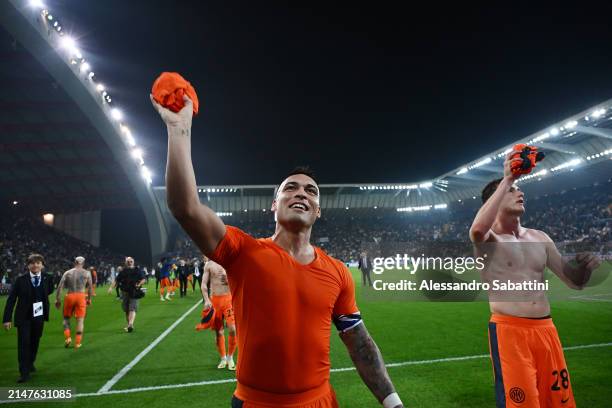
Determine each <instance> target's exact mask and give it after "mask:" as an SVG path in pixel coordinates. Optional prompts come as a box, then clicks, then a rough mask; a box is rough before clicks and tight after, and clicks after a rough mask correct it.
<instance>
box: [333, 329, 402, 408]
mask: <svg viewBox="0 0 612 408" xmlns="http://www.w3.org/2000/svg"><path fill="white" fill-rule="evenodd" d="M340 338H341V339H342V341H343V342H344V345H345V346H346V348H347V350H348V352H349V355H350V356H351V359H352V360H353V364H355V367H356V368H357V372H358V373H359V376H360V377H361V379H362V380H363V382H364V383H365V385H367V387H368V388H369V389H370V391H372V394H374V396H375V397H376V399H377V400H378V401H379V402H380V403H381V404H383V405H384V407H385V408H402V407H403V405H402V402H401V401H400V400H399V397H398V396H397V394H396V393H395V388H394V387H393V383H392V382H391V379H390V378H389V374H388V373H387V368H386V367H385V362H384V361H383V358H382V355H381V354H380V350H378V346H377V345H376V343H374V340H373V339H372V337H371V336H370V333H368V329H366V327H365V325H364V324H363V323H361V324H358V325H356V326H354V327H353V328H351V329H349V330H347V331H345V332H340Z"/></svg>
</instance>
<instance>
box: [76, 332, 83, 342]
mask: <svg viewBox="0 0 612 408" xmlns="http://www.w3.org/2000/svg"><path fill="white" fill-rule="evenodd" d="M82 338H83V332H76V337H75V340H76V344H81V339H82Z"/></svg>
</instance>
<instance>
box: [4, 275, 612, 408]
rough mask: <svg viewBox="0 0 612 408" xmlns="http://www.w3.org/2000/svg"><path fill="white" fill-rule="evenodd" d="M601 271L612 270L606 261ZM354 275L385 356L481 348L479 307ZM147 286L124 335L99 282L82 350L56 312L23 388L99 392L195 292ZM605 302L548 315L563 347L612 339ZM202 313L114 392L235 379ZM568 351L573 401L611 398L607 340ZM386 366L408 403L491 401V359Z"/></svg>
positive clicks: (344, 392)
mask: <svg viewBox="0 0 612 408" xmlns="http://www.w3.org/2000/svg"><path fill="white" fill-rule="evenodd" d="M605 267H606V268H607V269H608V270H609V269H610V265H609V264H608V265H606V266H605ZM353 274H354V276H355V281H356V283H357V293H358V303H359V306H360V309H361V311H362V314H363V316H364V320H365V322H366V325H367V327H368V329H369V331H370V333H371V334H372V336H373V337H374V339H375V340H376V342H377V343H378V345H379V347H380V349H381V351H382V354H383V356H384V358H385V361H386V363H394V362H404V361H421V360H429V359H440V358H448V357H460V356H471V355H482V354H488V345H487V320H488V317H489V312H488V305H487V304H486V303H483V302H474V303H424V302H371V301H363V300H361V301H360V297H361V296H360V295H359V293H360V288H359V286H360V276H359V271H356V270H353ZM553 279H556V278H553ZM154 285H155V283H154V281H151V282H150V284H149V286H148V287H149V293H148V294H147V296H146V297H145V298H144V299H142V300H141V305H140V311H139V313H138V316H137V319H136V324H135V331H134V332H133V333H131V334H128V333H125V332H124V331H123V327H124V326H125V318H124V314H123V313H122V311H121V308H120V302H119V301H117V300H115V296H114V291H113V295H107V294H106V288H98V290H97V293H98V296H97V297H96V298H95V299H94V303H93V305H92V306H91V307H90V308H89V309H88V316H87V319H86V321H85V334H84V337H83V347H82V348H81V349H79V350H74V349H72V348H70V349H65V348H64V346H63V333H62V324H61V312H60V311H58V310H56V309H53V310H52V311H51V319H50V321H49V322H48V323H46V324H45V332H44V335H43V337H42V339H41V345H40V350H39V356H38V358H37V361H36V367H37V369H38V372H36V373H34V374H33V378H32V380H31V382H30V383H28V387H36V388H41V387H72V388H74V389H76V392H77V393H78V394H82V393H93V392H96V391H98V390H99V389H100V387H102V386H103V385H104V384H105V383H106V382H107V381H108V380H110V379H111V378H112V377H113V376H114V375H115V374H116V373H117V372H118V371H119V370H120V369H121V368H123V367H124V366H125V365H126V364H127V363H129V362H130V361H132V360H133V359H134V357H136V356H137V355H138V354H139V353H140V352H141V351H142V350H143V349H145V348H146V347H147V346H148V345H149V344H150V343H151V342H153V341H154V340H155V339H156V338H157V337H158V336H159V335H160V334H161V333H162V332H164V331H165V330H166V329H167V328H168V327H169V326H170V325H171V324H172V323H173V322H175V321H176V320H177V319H178V318H179V317H180V316H182V315H183V314H184V313H185V312H186V311H187V310H189V308H191V306H193V305H194V304H195V303H196V302H197V301H198V300H199V298H200V297H199V295H198V293H197V292H196V293H192V292H191V289H189V293H188V297H186V298H182V299H181V298H179V297H178V293H177V295H176V296H175V297H174V298H173V300H172V301H171V302H164V303H162V302H160V301H159V296H158V295H156V294H155V293H154V290H155V286H154ZM597 291H598V292H599V293H602V294H606V293H607V294H612V278H611V279H608V280H607V281H606V282H604V283H603V284H602V285H600V286H598V287H597ZM575 293H576V294H577V295H581V294H583V293H584V292H575ZM53 296H55V295H52V299H54V297H53ZM602 298H604V299H606V300H608V301H581V302H579V301H566V302H555V303H553V304H552V315H553V317H554V320H555V324H556V326H557V328H558V331H559V335H560V337H561V341H562V343H563V345H564V346H578V345H586V344H595V343H608V342H612V325H611V324H610V322H611V321H612V302H610V301H609V300H612V296H610V297H602ZM5 302H6V297H5V296H4V297H1V298H0V307H2V308H4V303H5ZM199 314H200V307H197V308H196V309H195V310H194V311H193V312H191V314H190V315H189V316H187V318H186V319H185V320H184V321H182V322H181V323H180V324H179V325H178V326H177V327H176V328H175V329H174V330H173V331H172V332H171V333H170V334H169V335H168V336H167V337H166V338H164V339H163V340H162V341H161V343H159V344H158V345H157V346H156V347H155V348H153V349H152V350H151V352H150V353H149V354H147V355H146V356H145V357H144V358H143V359H142V360H141V361H140V362H138V364H136V365H135V366H134V367H133V368H132V369H131V370H130V371H129V372H128V373H127V375H125V376H124V377H123V378H121V380H119V381H118V382H117V383H116V384H115V385H114V386H113V387H112V389H111V390H112V391H115V390H127V389H133V388H140V387H151V386H158V385H171V384H185V383H193V382H201V381H206V380H223V379H231V378H233V373H232V372H230V371H228V370H217V368H216V365H217V362H218V359H219V358H218V355H217V351H216V348H215V346H214V334H213V333H212V332H210V331H206V332H200V333H196V332H195V330H194V326H195V324H196V323H197V321H198V320H199ZM278 323H279V324H282V322H278ZM334 331H335V330H334ZM73 335H74V324H73ZM16 343H17V341H16V330H15V329H14V328H13V329H11V331H9V332H3V333H2V335H0V362H1V364H0V387H15V386H17V384H16V383H15V381H16V379H17V377H18V368H17V357H16V355H17V344H16ZM331 350H332V351H331V362H332V368H343V367H351V366H352V363H351V361H350V358H349V357H348V354H347V352H346V350H345V348H344V345H343V344H342V342H341V341H340V339H339V338H338V336H337V335H336V334H333V335H332V344H331ZM565 357H566V360H567V364H568V368H569V371H570V374H571V378H572V384H573V388H574V394H575V397H576V400H577V404H578V406H583V407H584V406H587V407H608V406H610V403H609V398H608V397H607V394H608V392H607V391H608V390H609V389H610V382H611V381H612V347H602V348H591V349H580V350H568V351H566V352H565ZM238 358H239V356H238ZM271 369H273V367H271ZM389 374H390V376H391V378H392V380H393V382H394V384H395V386H396V388H397V390H398V392H399V393H400V395H401V397H402V399H403V400H404V403H405V404H406V405H407V406H411V407H492V406H494V405H495V402H494V390H493V378H492V369H491V363H490V360H489V359H488V358H475V359H470V360H464V361H451V362H436V363H431V364H415V365H407V366H401V367H391V368H389ZM331 382H332V384H333V386H334V388H335V390H336V394H337V396H338V400H339V403H340V406H342V407H375V406H378V403H377V402H376V400H375V399H374V397H373V396H372V395H371V393H370V392H369V391H368V389H367V388H366V387H365V385H364V384H363V383H362V382H361V380H360V379H359V377H358V375H357V373H356V372H355V371H343V372H333V373H332V374H331ZM234 387H235V384H234V383H222V384H209V385H196V386H189V387H183V388H170V389H156V390H146V391H140V392H134V393H122V394H107V395H101V396H90V397H78V398H77V399H76V401H74V402H69V403H68V402H64V403H55V402H44V403H36V405H34V404H27V403H26V404H25V405H24V404H20V405H19V406H28V405H32V406H35V407H40V406H42V405H41V404H43V405H45V406H68V407H78V406H87V407H108V406H112V407H113V408H119V407H130V408H133V407H134V406H145V405H148V406H169V405H172V406H186V407H228V406H229V400H230V397H231V394H232V391H233V390H234ZM176 404H178V405H176Z"/></svg>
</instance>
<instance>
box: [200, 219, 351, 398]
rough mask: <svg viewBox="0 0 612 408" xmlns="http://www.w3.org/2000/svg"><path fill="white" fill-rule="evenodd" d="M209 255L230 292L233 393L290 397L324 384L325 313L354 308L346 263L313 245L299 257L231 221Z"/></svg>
mask: <svg viewBox="0 0 612 408" xmlns="http://www.w3.org/2000/svg"><path fill="white" fill-rule="evenodd" d="M210 258H211V259H212V260H214V261H215V262H217V263H219V264H221V265H222V266H223V267H224V268H225V269H226V270H227V277H228V280H229V286H230V289H231V292H232V299H233V306H234V315H235V318H236V330H237V333H238V350H239V352H240V357H239V358H238V366H237V375H236V377H237V379H238V387H237V390H236V393H235V394H236V396H237V397H238V398H240V399H243V400H246V401H249V400H252V399H253V398H254V397H253V396H254V395H257V398H259V397H260V396H262V395H263V396H264V397H265V396H266V394H268V393H270V394H272V395H270V398H273V397H276V398H274V399H275V400H276V401H277V402H280V401H279V399H278V397H280V398H281V399H282V395H277V394H292V396H289V395H287V398H288V399H290V400H291V401H296V400H300V398H299V395H300V394H302V395H303V396H306V395H308V396H312V393H313V392H314V391H315V390H317V389H319V390H323V391H322V392H325V390H327V392H329V386H328V381H329V368H330V362H329V349H330V345H329V340H330V334H331V330H330V328H331V323H332V316H335V317H337V316H340V315H348V314H353V313H358V309H357V304H356V303H355V286H354V283H353V278H352V276H351V274H350V272H349V271H348V269H347V268H346V266H345V265H344V264H343V263H342V262H340V261H338V260H336V259H334V258H332V257H330V256H329V255H327V254H326V253H325V252H324V251H323V250H321V249H320V248H317V247H315V259H314V260H313V261H312V262H311V263H310V264H308V265H302V264H300V263H298V262H297V261H296V260H295V259H294V258H293V257H292V256H291V255H289V253H288V252H286V251H285V250H284V249H283V248H281V247H280V246H278V245H277V244H276V243H274V241H272V239H270V238H265V239H255V238H253V237H251V236H250V235H248V234H246V233H245V232H243V231H241V230H240V229H238V228H235V227H231V226H227V227H226V233H225V236H224V237H223V239H222V240H221V242H220V243H219V245H218V246H217V248H216V249H215V251H214V253H213V254H211V256H210ZM248 390H252V392H248ZM309 391H310V392H309ZM245 394H250V395H245ZM275 394H276V395H275ZM296 394H297V395H296ZM296 397H297V398H296ZM265 398H266V399H268V398H267V397H265ZM252 402H266V401H252ZM287 402H288V401H287Z"/></svg>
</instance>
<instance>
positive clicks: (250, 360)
mask: <svg viewBox="0 0 612 408" xmlns="http://www.w3.org/2000/svg"><path fill="white" fill-rule="evenodd" d="M151 102H152V103H153V106H154V107H155V109H156V110H157V112H158V113H159V114H160V116H161V117H162V119H163V120H164V122H165V123H166V126H167V129H168V161H167V168H166V187H167V200H168V207H169V208H170V210H171V211H172V213H173V215H174V217H175V218H176V219H177V220H178V222H179V223H180V224H181V226H182V227H183V229H184V230H185V231H186V232H187V233H188V234H189V236H190V237H191V238H192V239H193V241H194V242H195V243H196V244H197V245H198V247H199V248H200V250H201V251H202V252H203V253H204V254H206V255H207V256H208V257H209V258H210V259H212V260H214V261H215V262H217V263H219V264H220V265H222V266H223V267H224V268H225V269H226V270H227V277H228V281H229V286H230V290H231V294H232V302H233V306H234V312H235V320H236V327H237V329H238V330H239V331H240V335H239V336H238V348H239V349H240V360H238V365H237V373H236V374H237V375H236V377H237V388H236V391H235V393H234V396H233V400H232V404H234V405H233V406H236V407H244V408H250V407H288V406H291V407H294V408H297V407H319V408H326V407H337V406H338V403H337V402H336V397H335V394H334V391H333V389H332V387H331V385H330V383H329V369H330V361H329V349H330V344H329V341H330V325H331V323H332V321H333V322H334V323H335V325H336V327H337V329H338V331H339V332H340V337H341V338H342V340H343V342H344V344H345V345H346V347H347V349H348V351H349V354H350V356H351V358H352V360H353V362H354V364H355V366H356V368H357V371H358V372H359V374H360V376H361V378H362V379H363V381H364V382H365V384H366V385H367V386H368V387H369V388H370V390H371V391H372V393H373V394H374V396H375V397H376V399H377V400H378V401H379V402H381V403H382V404H383V406H384V407H403V405H402V403H401V401H400V399H399V397H398V395H397V393H396V392H395V390H394V387H393V384H392V382H391V380H390V379H389V375H388V374H387V370H386V368H385V365H384V362H383V359H382V356H381V354H380V351H379V350H378V347H377V346H376V344H375V343H374V341H373V340H372V338H371V336H370V334H369V333H368V331H367V329H366V327H365V325H364V324H363V322H362V320H361V316H360V314H359V310H358V309H357V305H356V304H355V293H354V292H355V290H354V283H353V279H352V277H351V274H350V272H349V271H348V269H347V268H346V266H345V265H344V264H343V263H342V262H340V261H338V260H336V259H333V258H331V257H330V256H328V255H327V254H326V253H325V252H324V251H322V250H321V249H319V248H316V247H315V246H313V245H311V244H310V235H311V232H312V226H313V224H314V223H315V221H316V220H317V218H319V217H320V216H321V208H320V206H319V188H318V185H317V183H316V181H315V180H314V179H313V177H312V175H310V174H309V173H308V172H307V171H306V170H300V171H296V172H294V173H293V174H291V175H289V176H288V177H287V178H286V179H285V180H284V181H283V182H282V183H281V185H280V187H279V189H278V192H277V194H276V196H275V198H274V200H273V202H272V206H271V209H272V211H273V212H274V213H275V219H276V230H275V232H274V234H273V235H272V237H270V238H267V239H255V238H253V237H251V236H250V235H248V234H246V233H244V232H243V231H241V230H240V229H238V228H235V227H230V226H227V227H226V226H225V224H224V223H223V221H222V220H221V218H219V216H217V214H216V213H215V212H214V211H213V210H212V209H210V208H208V207H206V206H205V205H203V204H202V203H201V202H200V200H199V198H198V192H197V187H196V180H195V174H194V171H193V164H192V161H191V120H192V112H193V105H192V103H191V101H190V100H189V99H188V98H185V107H184V108H183V109H182V110H181V111H180V112H179V113H174V112H171V111H170V110H168V109H165V108H163V107H162V106H160V105H159V104H157V103H156V102H155V100H154V99H153V97H151Z"/></svg>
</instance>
